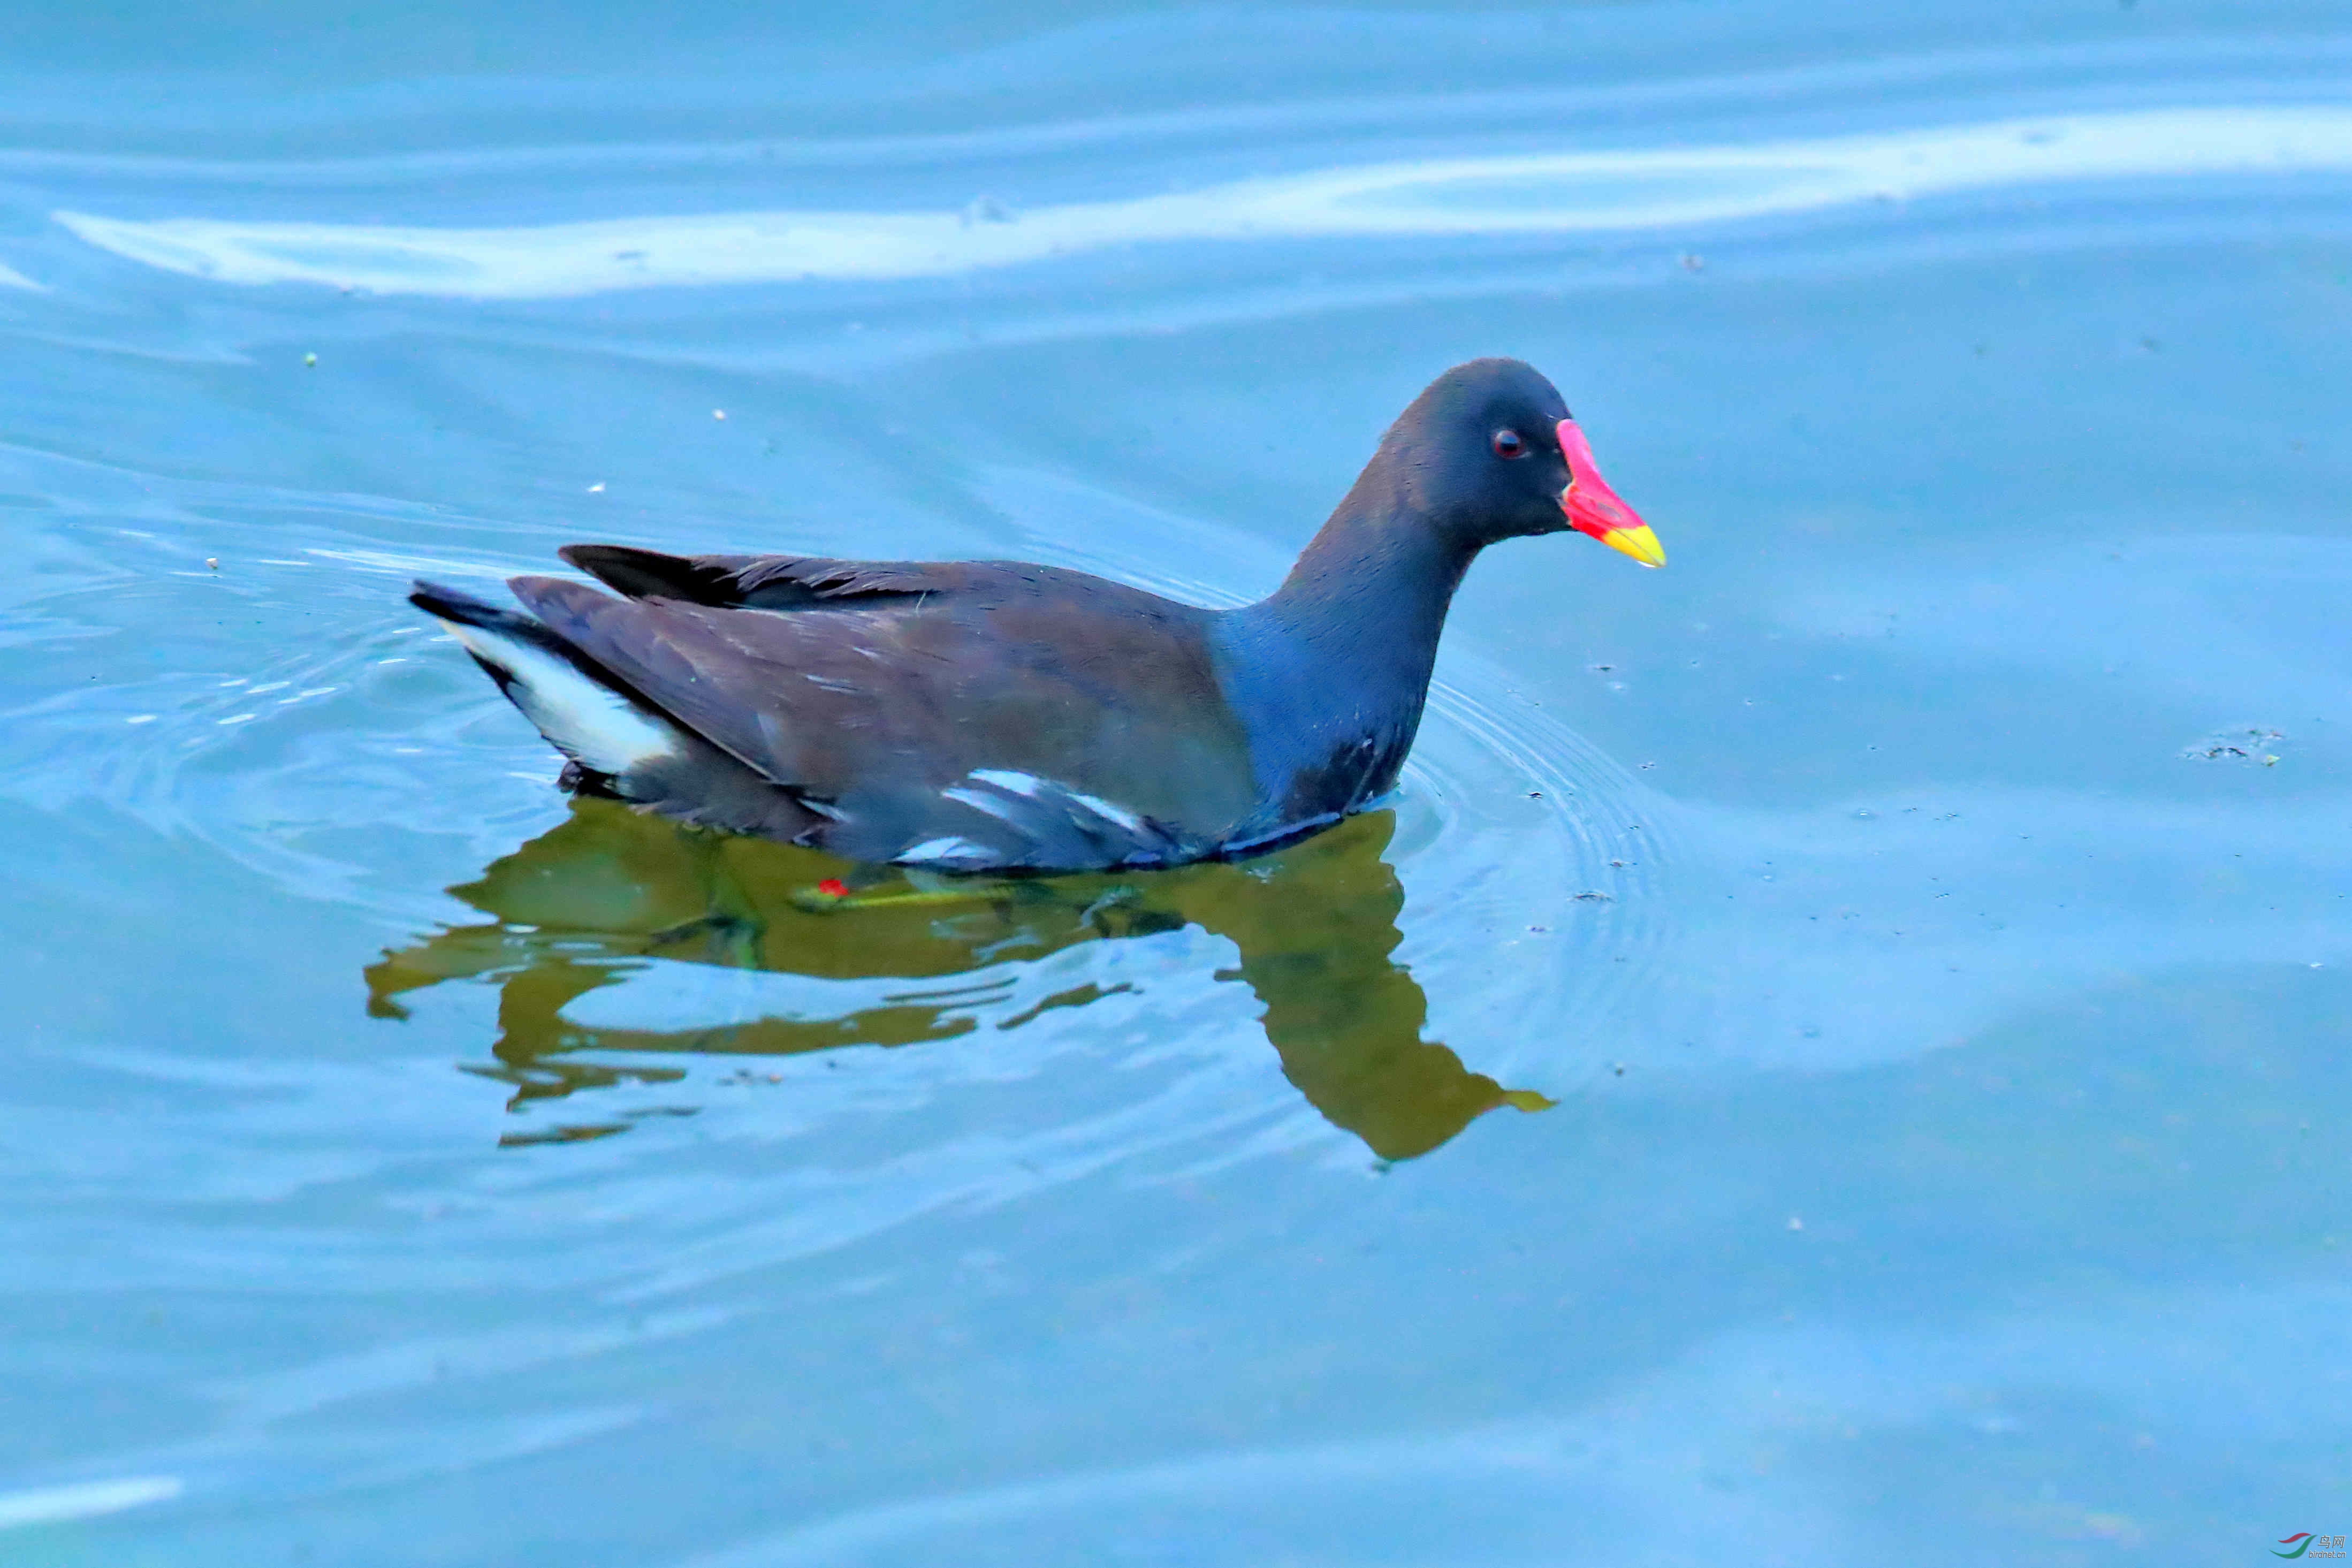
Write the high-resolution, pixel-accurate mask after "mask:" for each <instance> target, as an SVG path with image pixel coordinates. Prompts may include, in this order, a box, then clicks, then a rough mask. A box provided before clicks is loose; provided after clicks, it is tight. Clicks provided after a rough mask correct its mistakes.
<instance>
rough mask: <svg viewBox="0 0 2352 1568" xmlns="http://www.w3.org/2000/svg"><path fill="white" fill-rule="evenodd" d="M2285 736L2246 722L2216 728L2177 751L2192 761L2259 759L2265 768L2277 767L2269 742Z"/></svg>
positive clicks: (2277, 757) (2249, 761) (2254, 760)
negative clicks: (2236, 727)
mask: <svg viewBox="0 0 2352 1568" xmlns="http://www.w3.org/2000/svg"><path fill="white" fill-rule="evenodd" d="M2285 739H2286V736H2285V734H2284V732H2283V731H2277V730H2272V729H2266V728H2263V726H2260V725H2249V726H2247V727H2245V728H2243V729H2237V730H2222V731H2216V732H2215V733H2213V734H2210V735H2208V736H2206V737H2205V739H2203V740H2201V741H2199V742H2195V743H2193V744H2192V745H2190V746H2189V749H2188V750H2187V751H2185V752H2181V753H2180V754H2181V755H2182V756H2184V757H2186V758H2188V759H2189V761H2190V762H2194V763H2252V762H2259V763H2262V765H2263V766H2264V767H2266V768H2274V767H2276V766H2278V762H2279V754H2278V752H2274V751H2273V750H2271V742H2274V741H2284V740H2285Z"/></svg>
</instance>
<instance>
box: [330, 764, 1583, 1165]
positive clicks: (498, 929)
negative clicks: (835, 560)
mask: <svg viewBox="0 0 2352 1568" xmlns="http://www.w3.org/2000/svg"><path fill="white" fill-rule="evenodd" d="M1393 827H1394V819H1393V818H1392V816H1391V815H1390V814H1389V813H1387V812H1369V813H1366V814H1364V815H1362V816H1355V817H1350V818H1349V819H1348V820H1347V821H1345V822H1342V823H1340V824H1339V826H1335V827H1333V828H1331V829H1329V830H1328V831H1326V832H1324V833H1321V834H1319V835H1318V836H1316V837H1312V838H1309V839H1307V840H1306V841H1304V842H1302V843H1299V844H1295V845H1292V846H1290V847H1287V848H1286V849H1283V850H1279V851H1277V852H1276V853H1274V854H1271V855H1267V856H1264V857H1261V858H1256V859H1254V860H1251V861H1248V862H1246V863H1244V864H1238V865H1234V864H1204V865H1196V866H1188V867H1184V868H1180V869H1176V870H1169V871H1152V872H1148V873H1141V874H1127V875H1118V874H1097V875H1085V876H1067V877H1052V878H1034V879H1021V880H1013V881H958V882H948V883H945V884H939V883H934V884H932V885H930V886H929V887H923V886H919V885H917V884H915V883H913V882H909V881H904V880H900V879H896V878H893V879H889V880H887V881H884V882H880V883H877V884H874V885H872V886H869V887H863V888H860V889H857V890H856V892H855V893H853V894H852V895H851V896H849V897H847V898H834V897H829V896H827V895H826V894H824V893H823V892H820V891H818V889H819V887H820V885H821V884H824V883H825V882H826V880H827V879H833V878H839V877H843V876H845V875H847V874H849V873H848V872H847V870H846V868H845V867H844V865H843V863H842V862H840V861H837V860H835V859H832V858H828V857H825V856H823V855H819V854H816V853H814V851H810V850H805V849H797V848H793V847H787V846H784V845H780V844H774V843H771V842H768V841H766V840H762V839H755V838H744V837H731V836H728V835H722V834H714V833H709V832H704V831H700V830H697V829H693V828H686V827H679V826H675V825H673V824H671V823H667V822H664V821H661V820H659V819H657V818H655V817H651V816H639V815H638V814H637V813H635V812H633V811H631V810H629V809H628V808H626V807H625V806H622V805H616V804H614V803H613V802H610V801H603V800H579V801H575V802H574V803H573V804H572V814H571V816H570V817H569V818H568V819H567V820H566V821H564V822H562V824H560V825H558V826H555V827H553V828H551V829H550V830H549V831H548V832H546V833H544V834H541V836H540V837H537V838H535V839H533V840H531V841H530V843H528V844H526V845H524V846H523V847H521V848H520V849H518V850H517V851H515V853H513V854H511V855H509V856H507V857H506V858H503V859H500V860H498V861H496V862H494V863H493V864H492V865H491V866H490V867H489V868H488V870H486V871H485V872H484V873H483V874H482V879H481V880H479V881H478V882H471V883H467V884H466V885H464V886H461V887H457V888H453V889H450V891H451V892H453V893H454V894H456V895H457V897H458V898H460V899H462V900H465V901H466V902H467V903H468V904H471V905H472V906H473V907H474V908H476V909H478V910H481V911H482V912H483V913H484V914H486V915H488V916H489V917H490V920H489V921H488V922H487V923H484V924H480V925H467V926H455V927H450V928H447V929H445V930H444V931H440V932H439V933H438V934H437V935H435V936H432V937H430V938H428V939H426V940H425V941H424V942H419V943H418V944H416V945H415V946H413V947H409V948H405V949H403V950H401V951H399V952H388V953H387V954H386V955H385V956H384V958H383V962H381V963H377V964H374V965H373V966H372V967H371V968H370V969H369V970H368V971H367V983H368V1010H369V1011H370V1012H371V1013H373V1014H374V1015H375V1016H379V1017H393V1018H398V1017H404V1016H407V1015H406V1010H405V1009H404V1007H402V1005H400V1003H399V1002H398V1001H397V1000H396V998H398V997H400V996H401V995H403V994H405V993H408V992H411V991H415V990H420V989H422V988H424V987H425V986H430V985H436V984H440V983H442V982H444V981H450V980H474V981H483V980H488V981H494V982H495V983H496V984H498V986H499V1040H498V1043H497V1045H496V1047H494V1051H495V1054H496V1057H497V1058H498V1060H497V1065H496V1066H495V1067H488V1066H486V1067H479V1068H473V1069H471V1070H474V1071H478V1072H480V1073H482V1074H483V1075H484V1076H486V1077H489V1078H492V1079H499V1080H500V1081H502V1082H505V1083H508V1084H510V1085H512V1086H513V1088H514V1096H513V1099H512V1100H510V1101H509V1109H520V1108H521V1107H522V1106H524V1105H526V1104H529V1103H530V1102H533V1101H537V1100H548V1099H552V1098H557V1097H561V1096H564V1095H569V1094H572V1093H573V1092H574V1091H576V1090H580V1089H595V1088H601V1087H605V1086H609V1085H613V1084H617V1083H622V1082H629V1081H635V1082H646V1081H665V1080H671V1081H674V1080H676V1079H679V1078H682V1077H684V1076H685V1074H684V1071H683V1070H682V1069H679V1068H646V1067H615V1066H612V1065H609V1064H608V1063H606V1062H604V1061H600V1060H596V1059H582V1058H581V1055H580V1054H581V1053H588V1052H593V1053H599V1054H604V1053H613V1052H623V1053H661V1052H691V1053H696V1054H703V1055H714V1056H715V1055H745V1056H782V1055H788V1054H793V1053H798V1052H803V1051H815V1050H825V1049H829V1048H832V1047H840V1046H855V1045H878V1046H910V1045H917V1044H920V1043H923V1042H927V1041H944V1040H948V1039H950V1038H952V1037H955V1036H957V1035H961V1034H966V1033H969V1032H971V1030H973V1029H975V1028H977V1027H979V1026H980V1021H979V1020H978V1019H977V1018H976V1017H975V1016H974V1015H973V1012H972V1010H971V1007H972V1002H973V997H972V996H971V994H969V993H964V994H946V995H940V996H937V997H929V996H923V995H894V996H891V997H887V998H884V999H882V1001H881V1005H860V1006H853V1007H852V1008H851V1009H850V1010H848V1011H845V1012H843V1013H841V1014H840V1015H839V1016H832V1017H807V1018H802V1017H794V1018H779V1017H766V1018H759V1019H755V1020H752V1021H750V1022H745V1023H738V1024H729V1025H722V1026H711V1027H701V1028H686V1029H678V1030H675V1031H669V1030H649V1029H641V1028H609V1027H598V1026H587V1025H583V1024H580V1023H576V1022H574V1021H572V1019H569V1018H567V1017H565V1016H563V1009H564V1007H565V1006H566V1005H568V1004H570V1003H571V1002H572V1001H573V1000H574V999H575V998H578V997H580V996H582V995H583V994H586V993H588V992H590V991H593V990H595V989H596V988H598V987H600V986H606V985H613V984H625V982H626V981H627V979H628V975H629V973H630V970H629V965H628V964H627V963H626V962H625V961H627V960H631V959H648V958H662V959H670V960H677V961H683V962H687V963H709V964H717V965H723V966H727V967H731V968H741V969H758V970H769V971H774V972H778V973H791V974H802V975H808V976H813V977H817V978H821V979H826V980H835V981H841V980H852V981H855V980H875V979H885V978H887V979H902V980H907V981H911V982H921V981H926V980H933V979H938V978H941V977H946V976H953V975H959V974H967V973H974V972H976V971H980V970H982V969H987V968H993V967H995V966H997V965H1000V964H1002V963H1004V962H1006V961H1007V960H1008V959H1009V958H1014V957H1018V958H1022V959H1030V960H1034V959H1037V958H1042V957H1044V956H1045V955H1046V954H1048V953H1052V952H1059V951H1060V950H1062V949H1064V948H1066V947H1070V946H1073V945H1075V944H1076V943H1079V942H1095V941H1116V940H1119V939H1123V938H1128V937H1139V936H1149V935H1151V934H1153V933H1155V932H1160V931H1174V930H1179V929H1181V928H1182V927H1184V926H1187V925H1198V926H1200V927H1202V929H1204V930H1206V931H1211V932H1213V933H1215V934H1216V935H1219V936H1222V937H1224V938H1226V939H1227V940H1228V941H1230V942H1233V943H1234V946H1235V947H1237V948H1239V949H1240V951H1241V962H1240V964H1239V965H1238V966H1237V967H1236V968H1234V969H1232V970H1225V971H1220V972H1219V973H1218V976H1217V977H1218V978H1219V979H1221V980H1240V981H1241V982H1243V983H1244V984H1246V985H1248V986H1249V988H1250V989H1251V991H1252V992H1254V993H1255V994H1256V997H1257V1000H1258V1003H1259V1005H1261V1007H1262V1008H1263V1009H1264V1013H1263V1019H1264V1024H1265V1035H1266V1039H1267V1040H1268V1041H1269V1042H1270V1043H1271V1044H1272V1045H1273V1047H1274V1048H1275V1050H1276V1052H1278V1053H1279V1054H1280V1056H1281V1058H1282V1070H1283V1075H1284V1076H1285V1077H1286V1078H1287V1079H1289V1080H1290V1081H1291V1083H1292V1084H1293V1085H1295V1086H1296V1087H1297V1089H1298V1091H1299V1092H1300V1093H1301V1094H1304V1095H1305V1096H1306V1097H1307V1100H1309V1101H1310V1102H1312V1103H1313V1105H1314V1107H1315V1109H1316V1110H1318V1111H1320V1112H1322V1114H1323V1115H1324V1117H1325V1118H1326V1119H1327V1120H1328V1121H1331V1122H1332V1123H1333V1124H1334V1125H1335V1126H1339V1127H1341V1128H1344V1129H1346V1130H1347V1131H1349V1132H1352V1133H1354V1134H1355V1135H1356V1136H1357V1137H1359V1138H1360V1139H1362V1140H1363V1141H1364V1142H1365V1143H1366V1144H1368V1145H1370V1148H1371V1150H1372V1152H1374V1153H1376V1154H1378V1155H1379V1156H1380V1157H1381V1158H1382V1159H1385V1160H1400V1159H1406V1158H1410V1157H1411V1156H1412V1155H1415V1154H1422V1153H1426V1152H1428V1151H1430V1150H1432V1149H1434V1148H1436V1147H1437V1146H1438V1145H1439V1144H1441V1143H1443V1142H1445V1141H1446V1140H1447V1139H1449V1138H1452V1137H1453V1136H1454V1134H1455V1133H1457V1132H1459V1131H1462V1129H1463V1128H1464V1127H1465V1126H1467V1125H1468V1124H1469V1123H1470V1121H1472V1119H1473V1118H1475V1117H1477V1116H1479V1115H1482V1114H1484V1113H1485V1112H1486V1111H1488V1110H1494V1109H1495V1108H1496V1107H1497V1106H1503V1105H1509V1106H1513V1107H1516V1108H1517V1109H1518V1110H1543V1109H1545V1108H1546V1107H1548V1106H1549V1105H1550V1104H1551V1101H1550V1100H1547V1099H1545V1098H1544V1097H1543V1096H1542V1095H1540V1094H1537V1093H1535V1092H1533V1091H1532V1090H1528V1089H1505V1088H1503V1087H1502V1086H1501V1085H1500V1084H1498V1083H1496V1081H1495V1080H1494V1079H1491V1078H1488V1077H1486V1075H1485V1074H1483V1073H1475V1072H1472V1071H1470V1070H1469V1069H1468V1068H1465V1067H1464V1066H1463V1065H1462V1060H1461V1058H1458V1057H1456V1056H1455V1055H1454V1053H1453V1052H1452V1051H1451V1050H1448V1049H1447V1048H1446V1047H1444V1046H1442V1045H1436V1044H1433V1043H1430V1042H1427V1041H1424V1040H1423V1039H1422V1037H1421V1028H1422V1023H1423V1018H1424V1016H1425V1015H1426V1013H1427V1001H1426V999H1425V998H1424V997H1423V994H1422V990H1421V987H1420V985H1419V984H1416V983H1415V982H1414V980H1413V978H1412V975H1411V974H1410V973H1407V972H1406V971H1405V970H1404V969H1403V968H1402V966H1400V965H1398V964H1396V963H1392V962H1391V960H1390V957H1389V954H1390V953H1391V952H1392V951H1393V950H1394V949H1395V947H1396V945H1397V942H1398V941H1399V940H1400V938H1399V934H1398V931H1397V926H1396V917H1397V911H1398V910H1400V909H1401V908H1402V906H1403V903H1404V893H1403V889H1402V888H1400V887H1399V885H1398V883H1397V879H1396V873H1395V872H1394V871H1393V870H1391V868H1390V867H1389V866H1388V864H1387V863H1386V862H1385V861H1383V860H1382V859H1381V851H1382V850H1383V849H1385V848H1386V847H1388V842H1389V837H1390V834H1391V831H1392V829H1393ZM836 885H837V884H836ZM616 961H619V962H616ZM1113 989H1123V987H1115V988H1113ZM861 994H862V995H864V996H865V999H866V1000H869V1001H870V1000H873V998H872V996H871V994H864V993H861ZM1105 994H1108V992H1106V991H1104V990H1102V989H1100V988H1097V987H1096V986H1092V985H1087V986H1081V987H1078V988H1076V989H1075V990H1071V991H1067V992H1064V993H1062V994H1058V995H1055V996H1053V997H1050V998H1048V999H1047V1000H1046V1001H1045V1002H1044V1003H1042V1004H1040V1005H1038V1006H1035V1007H1032V1008H1030V1009H1029V1010H1027V1011H1026V1012H1024V1013H1023V1014H1021V1015H1019V1016H1015V1017H1011V1018H1006V1019H1003V1020H1001V1021H999V1022H998V1023H997V1025H996V1026H997V1027H999V1028H1013V1027H1017V1026H1019V1025H1021V1024H1023V1023H1025V1022H1027V1021H1028V1020H1029V1019H1031V1018H1034V1017H1035V1016H1037V1015H1038V1013H1039V1012H1041V1011H1043V1010H1044V1008H1045V1007H1050V1006H1080V1005H1087V1004H1088V1003H1091V1002H1094V1001H1097V1000H1098V999H1099V998H1100V997H1101V996H1103V995H1105ZM625 1125H626V1123H625V1122H604V1123H598V1124H591V1125H574V1126H569V1127H564V1128H560V1129H558V1130H557V1131H553V1132H551V1133H527V1134H515V1135H509V1137H508V1138H507V1139H506V1140H504V1142H510V1143H514V1142H550V1141H554V1140H559V1139H566V1138H583V1137H593V1136H597V1135H599V1134H601V1133H605V1132H612V1131H620V1130H621V1128H622V1127H623V1126H625Z"/></svg>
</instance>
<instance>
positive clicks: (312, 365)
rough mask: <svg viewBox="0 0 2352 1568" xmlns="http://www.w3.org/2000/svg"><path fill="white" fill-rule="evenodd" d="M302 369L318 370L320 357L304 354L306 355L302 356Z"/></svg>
mask: <svg viewBox="0 0 2352 1568" xmlns="http://www.w3.org/2000/svg"><path fill="white" fill-rule="evenodd" d="M302 368H303V369H304V370H316V369H318V368H319V356H318V355H317V354H304V355H303V356H302Z"/></svg>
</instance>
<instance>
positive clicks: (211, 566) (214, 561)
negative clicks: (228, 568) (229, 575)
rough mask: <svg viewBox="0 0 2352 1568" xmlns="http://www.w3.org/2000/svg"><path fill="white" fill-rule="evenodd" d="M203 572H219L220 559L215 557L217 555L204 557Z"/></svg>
mask: <svg viewBox="0 0 2352 1568" xmlns="http://www.w3.org/2000/svg"><path fill="white" fill-rule="evenodd" d="M219 570H220V557H219V556H217V555H207V556H205V571H207V572H217V571H219Z"/></svg>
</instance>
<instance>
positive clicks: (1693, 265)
mask: <svg viewBox="0 0 2352 1568" xmlns="http://www.w3.org/2000/svg"><path fill="white" fill-rule="evenodd" d="M1683 270H1684V271H1685V272H1703V271H1705V270H1706V257H1704V256H1701V255H1700V254H1699V253H1698V252H1697V251H1696V250H1685V251H1684V252H1683Z"/></svg>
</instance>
